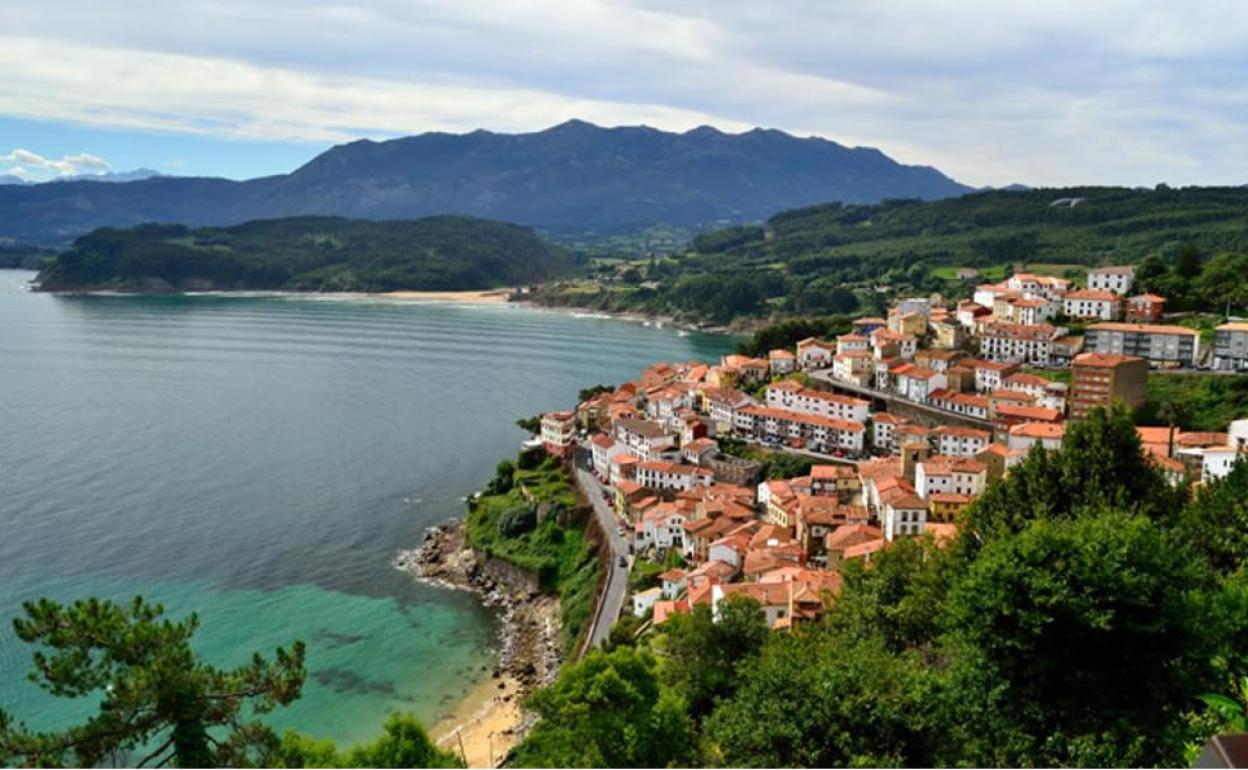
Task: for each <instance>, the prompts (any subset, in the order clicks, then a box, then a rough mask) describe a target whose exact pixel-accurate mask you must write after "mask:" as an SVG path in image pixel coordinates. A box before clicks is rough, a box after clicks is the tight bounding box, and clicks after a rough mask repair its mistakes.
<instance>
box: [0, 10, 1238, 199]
mask: <svg viewBox="0 0 1248 770" xmlns="http://www.w3.org/2000/svg"><path fill="white" fill-rule="evenodd" d="M157 9H159V10H157ZM1244 40H1248V13H1245V12H1244V10H1243V6H1242V5H1240V4H1239V3H1237V2H1212V1H1210V2H1194V3H1174V2H1154V1H1153V0H1139V1H1138V2H1125V1H1124V0H1098V1H1097V2H1086V0H1084V1H1083V2H1074V1H1073V0H1049V1H1048V2H1030V1H1029V0H1022V1H1012V2H1009V3H1002V2H999V0H994V1H992V2H989V1H988V0H956V1H955V0H924V1H923V2H918V1H916V2H885V1H883V0H875V1H873V2H859V1H857V0H854V1H852V2H851V1H849V0H826V1H825V2H819V3H810V2H807V1H806V0H777V1H775V2H761V1H760V0H751V1H748V2H746V1H740V0H688V1H687V2H659V0H631V1H620V2H603V1H600V0H508V1H507V2H491V1H490V0H456V2H453V3H452V2H444V1H435V0H361V1H357V2H349V3H348V2H344V1H343V0H267V1H266V0H212V1H211V2H207V1H205V0H163V1H162V2H161V3H160V4H159V5H155V6H154V5H152V4H150V3H139V2H131V1H130V0H109V2H102V1H95V2H92V1H90V0H78V1H77V2H68V1H65V0H39V2H8V3H0V174H6V173H16V174H19V175H22V176H25V177H27V178H30V179H46V178H50V177H52V176H55V175H61V174H66V173H96V172H99V171H103V170H107V169H112V170H116V171H125V170H130V169H133V168H137V167H141V166H142V167H148V168H153V169H156V170H157V171H160V172H163V173H173V174H200V175H220V176H227V177H232V178H245V177H250V176H258V175H263V174H271V173H280V172H285V171H289V170H291V169H293V168H294V167H296V166H298V165H299V164H300V163H303V162H305V161H306V160H308V159H309V158H311V157H312V156H313V155H315V154H316V153H317V152H319V151H321V150H322V149H324V148H325V147H328V146H329V145H331V144H334V143H337V142H341V141H347V140H350V139H354V138H360V137H371V138H385V137H393V136H401V135H405V134H412V133H419V132H422V131H430V130H444V131H469V130H472V129H474V128H478V127H484V128H489V129H492V130H499V131H527V130H537V129H541V128H544V127H546V126H549V125H553V124H555V123H559V122H561V121H563V120H566V119H568V118H572V117H579V118H583V119H586V120H591V121H593V122H596V123H599V124H603V125H636V124H641V123H644V124H648V125H653V126H658V127H660V128H666V129H673V130H684V129H688V128H692V127H694V126H697V125H700V124H703V123H707V124H712V125H716V126H718V127H720V128H721V129H724V130H728V131H739V130H746V129H748V128H751V127H753V126H756V125H761V126H766V127H771V128H779V129H783V130H786V131H790V132H792V133H795V134H799V135H808V134H817V135H820V136H825V137H827V138H829V139H833V140H835V141H839V142H842V143H844V144H848V145H868V146H874V147H879V148H881V149H882V150H884V151H885V152H887V153H889V154H890V155H892V156H893V157H894V158H896V159H898V160H900V161H902V162H906V163H916V164H928V165H934V166H936V167H938V168H940V169H941V170H943V171H945V172H946V173H948V174H950V175H952V176H954V177H955V178H957V179H959V180H961V181H964V182H966V183H969V184H974V185H1003V184H1008V183H1011V182H1025V183H1028V184H1034V185H1061V184H1080V183H1103V184H1124V185H1153V184H1156V183H1158V182H1163V181H1164V182H1168V183H1170V184H1241V183H1245V182H1248V143H1246V142H1244V141H1242V137H1243V136H1244V135H1245V128H1248V77H1245V76H1246V75H1248V47H1246V46H1244V45H1243V41H1244Z"/></svg>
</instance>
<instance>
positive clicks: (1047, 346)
mask: <svg viewBox="0 0 1248 770" xmlns="http://www.w3.org/2000/svg"><path fill="white" fill-rule="evenodd" d="M1057 332H1058V330H1057V329H1055V328H1054V327H1052V326H1050V325H1049V324H1032V325H1026V324H1007V323H993V324H988V325H987V326H985V327H984V331H983V333H982V334H981V335H980V338H979V354H980V355H981V356H983V357H984V358H986V359H988V360H989V361H1008V362H1014V363H1028V364H1040V365H1044V364H1047V363H1048V362H1049V355H1050V353H1051V346H1052V343H1053V339H1054V338H1055V337H1056V336H1058V333H1057Z"/></svg>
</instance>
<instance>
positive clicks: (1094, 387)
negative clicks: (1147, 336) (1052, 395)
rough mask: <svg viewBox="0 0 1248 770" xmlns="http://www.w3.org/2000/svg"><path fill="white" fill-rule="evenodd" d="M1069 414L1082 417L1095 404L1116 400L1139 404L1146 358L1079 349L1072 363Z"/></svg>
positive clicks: (1143, 395) (1143, 397)
mask: <svg viewBox="0 0 1248 770" xmlns="http://www.w3.org/2000/svg"><path fill="white" fill-rule="evenodd" d="M1071 368H1072V371H1073V375H1072V379H1071V385H1072V388H1071V398H1070V416H1071V418H1072V419H1075V420H1079V419H1083V418H1084V417H1086V416H1087V415H1088V413H1089V412H1091V411H1092V410H1093V409H1095V408H1096V407H1098V406H1103V407H1109V406H1110V405H1111V404H1113V403H1114V402H1115V401H1119V402H1121V403H1123V404H1125V405H1126V406H1128V407H1131V408H1132V409H1134V408H1136V407H1138V406H1141V405H1143V403H1144V401H1145V398H1146V396H1145V386H1146V384H1147V381H1148V362H1147V361H1145V360H1144V359H1142V358H1137V357H1135V356H1124V355H1119V354H1116V353H1081V354H1079V355H1077V356H1075V360H1074V363H1073V364H1072V367H1071Z"/></svg>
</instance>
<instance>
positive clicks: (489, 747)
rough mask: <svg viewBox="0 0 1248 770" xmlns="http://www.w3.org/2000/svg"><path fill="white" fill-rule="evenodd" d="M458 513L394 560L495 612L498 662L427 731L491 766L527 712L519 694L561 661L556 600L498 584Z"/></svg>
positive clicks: (544, 679)
mask: <svg viewBox="0 0 1248 770" xmlns="http://www.w3.org/2000/svg"><path fill="white" fill-rule="evenodd" d="M463 530H464V522H463V520H462V519H458V520H455V521H452V522H448V523H446V524H442V525H439V526H436V527H431V528H429V529H428V530H426V532H425V539H424V542H423V543H422V545H421V546H420V548H418V549H413V550H409V551H404V552H401V553H400V554H399V555H398V557H396V560H395V566H396V567H398V568H399V569H401V570H404V571H407V572H410V573H411V574H413V575H415V576H416V577H417V578H418V579H420V580H423V581H426V582H428V583H431V584H433V585H437V586H441V587H444V588H450V589H459V590H466V591H470V592H472V593H474V594H476V595H477V596H478V597H479V598H480V599H481V601H482V603H483V604H484V605H485V606H487V607H492V608H495V609H496V610H498V611H499V612H500V619H501V627H500V629H499V647H500V649H499V656H498V664H497V666H496V667H495V669H494V672H493V675H491V676H488V677H485V678H484V679H482V680H481V681H480V682H478V683H477V684H476V685H474V686H473V688H472V689H471V690H469V691H468V692H467V693H466V694H465V695H464V697H463V698H462V699H461V700H460V701H459V703H457V704H456V705H455V708H454V710H453V711H452V712H451V713H450V714H448V715H446V716H445V717H443V718H442V719H440V720H439V721H438V722H437V723H436V724H435V725H433V727H432V729H431V730H430V735H431V736H432V737H433V739H434V740H435V741H436V742H437V743H438V745H440V746H442V747H443V748H445V749H449V750H450V751H453V752H455V753H456V754H462V755H463V756H464V760H465V763H466V764H467V765H468V766H469V767H497V766H498V764H499V763H500V762H502V760H503V759H504V758H505V757H506V756H507V753H508V752H509V751H511V749H512V748H513V747H514V746H515V745H516V743H517V742H519V740H520V737H521V736H522V735H524V733H525V732H526V730H527V729H528V728H529V727H531V726H532V722H533V719H534V716H533V715H532V714H526V713H525V712H524V710H523V709H522V708H521V705H520V704H521V701H523V700H524V696H525V695H526V694H528V693H530V692H532V691H533V690H534V689H536V688H538V687H541V686H543V685H545V684H548V683H550V682H551V681H552V680H553V679H554V678H555V676H556V675H557V674H558V672H559V666H560V663H561V662H562V642H561V634H560V625H559V599H558V598H557V597H554V596H550V595H545V594H541V593H536V592H531V591H530V590H529V589H526V588H522V587H518V586H513V585H509V584H507V583H504V582H497V581H496V579H495V578H494V577H491V576H490V575H489V574H487V573H488V570H486V569H484V565H483V557H482V556H481V554H478V553H477V552H475V551H473V550H472V549H471V548H469V547H468V546H467V545H466V544H465V542H464V531H463Z"/></svg>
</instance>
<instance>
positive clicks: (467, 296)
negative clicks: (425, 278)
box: [369, 289, 512, 304]
mask: <svg viewBox="0 0 1248 770" xmlns="http://www.w3.org/2000/svg"><path fill="white" fill-rule="evenodd" d="M511 291H512V290H511V289H489V290H488V291H386V292H379V293H377V294H372V295H369V296H373V297H384V298H385V299H424V300H441V301H443V302H474V303H481V304H494V303H502V302H506V301H507V297H508V296H510V295H511Z"/></svg>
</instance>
